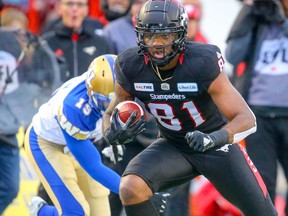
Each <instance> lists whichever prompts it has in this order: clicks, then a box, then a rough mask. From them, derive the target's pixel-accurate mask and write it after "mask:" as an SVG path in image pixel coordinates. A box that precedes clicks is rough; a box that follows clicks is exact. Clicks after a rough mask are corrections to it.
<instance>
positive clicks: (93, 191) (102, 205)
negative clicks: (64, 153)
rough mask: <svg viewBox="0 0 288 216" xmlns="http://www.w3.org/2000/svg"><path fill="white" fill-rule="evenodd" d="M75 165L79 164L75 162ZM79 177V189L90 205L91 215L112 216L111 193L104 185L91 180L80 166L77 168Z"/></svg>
mask: <svg viewBox="0 0 288 216" xmlns="http://www.w3.org/2000/svg"><path fill="white" fill-rule="evenodd" d="M75 163H78V162H76V161H75ZM77 177H78V184H79V187H80V189H81V190H82V191H83V193H84V196H85V199H86V200H87V202H88V203H89V206H90V215H93V216H110V215H111V212H110V205H109V194H110V191H109V190H108V189H107V188H106V187H104V186H103V185H102V184H100V183H99V182H97V181H95V180H94V179H93V178H91V177H90V176H89V175H88V173H87V172H86V171H85V170H84V169H83V168H82V167H80V165H79V164H78V168H77Z"/></svg>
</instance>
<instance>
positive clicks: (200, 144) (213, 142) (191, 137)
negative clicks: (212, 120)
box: [185, 129, 229, 152]
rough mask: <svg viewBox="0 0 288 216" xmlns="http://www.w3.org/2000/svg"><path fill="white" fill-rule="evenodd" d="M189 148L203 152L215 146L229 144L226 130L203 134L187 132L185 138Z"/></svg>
mask: <svg viewBox="0 0 288 216" xmlns="http://www.w3.org/2000/svg"><path fill="white" fill-rule="evenodd" d="M185 139H186V141H187V143H188V144H189V146H190V148H192V149H193V150H194V151H197V152H205V151H207V150H208V149H211V148H213V147H215V146H220V145H224V144H227V143H229V134H228V132H227V131H226V130H224V129H223V130H218V131H214V132H212V133H210V134H205V133H202V132H200V131H197V130H196V131H193V132H188V133H187V134H186V136H185Z"/></svg>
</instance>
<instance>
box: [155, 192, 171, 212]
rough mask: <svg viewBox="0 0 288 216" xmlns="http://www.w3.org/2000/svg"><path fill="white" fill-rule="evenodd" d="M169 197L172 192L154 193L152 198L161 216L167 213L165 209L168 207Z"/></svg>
mask: <svg viewBox="0 0 288 216" xmlns="http://www.w3.org/2000/svg"><path fill="white" fill-rule="evenodd" d="M169 197H170V193H167V192H158V193H154V195H153V196H152V198H151V200H152V202H153V204H154V206H155V207H156V209H157V210H158V213H159V215H160V216H162V215H164V213H165V210H166V207H167V201H168V198H169Z"/></svg>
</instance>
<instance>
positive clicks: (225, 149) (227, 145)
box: [216, 144, 231, 153]
mask: <svg viewBox="0 0 288 216" xmlns="http://www.w3.org/2000/svg"><path fill="white" fill-rule="evenodd" d="M230 145H231V144H226V145H224V146H222V147H221V148H218V149H216V151H223V152H225V153H228V152H229V146H230Z"/></svg>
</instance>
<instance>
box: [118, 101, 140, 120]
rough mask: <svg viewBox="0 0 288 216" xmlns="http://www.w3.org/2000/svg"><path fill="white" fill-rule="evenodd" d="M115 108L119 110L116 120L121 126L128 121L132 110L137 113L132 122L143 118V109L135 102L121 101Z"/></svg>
mask: <svg viewBox="0 0 288 216" xmlns="http://www.w3.org/2000/svg"><path fill="white" fill-rule="evenodd" d="M115 108H117V109H118V110H119V112H118V120H119V122H120V123H121V124H125V123H126V121H127V120H128V118H129V117H130V115H131V114H132V112H133V111H134V110H137V111H138V113H137V116H136V118H135V120H134V122H135V121H137V120H138V119H139V118H140V117H141V116H142V115H144V116H145V112H144V110H143V108H142V107H141V106H140V105H139V104H138V103H136V102H135V101H123V102H121V103H119V104H118V105H117V106H116V107H115Z"/></svg>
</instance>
